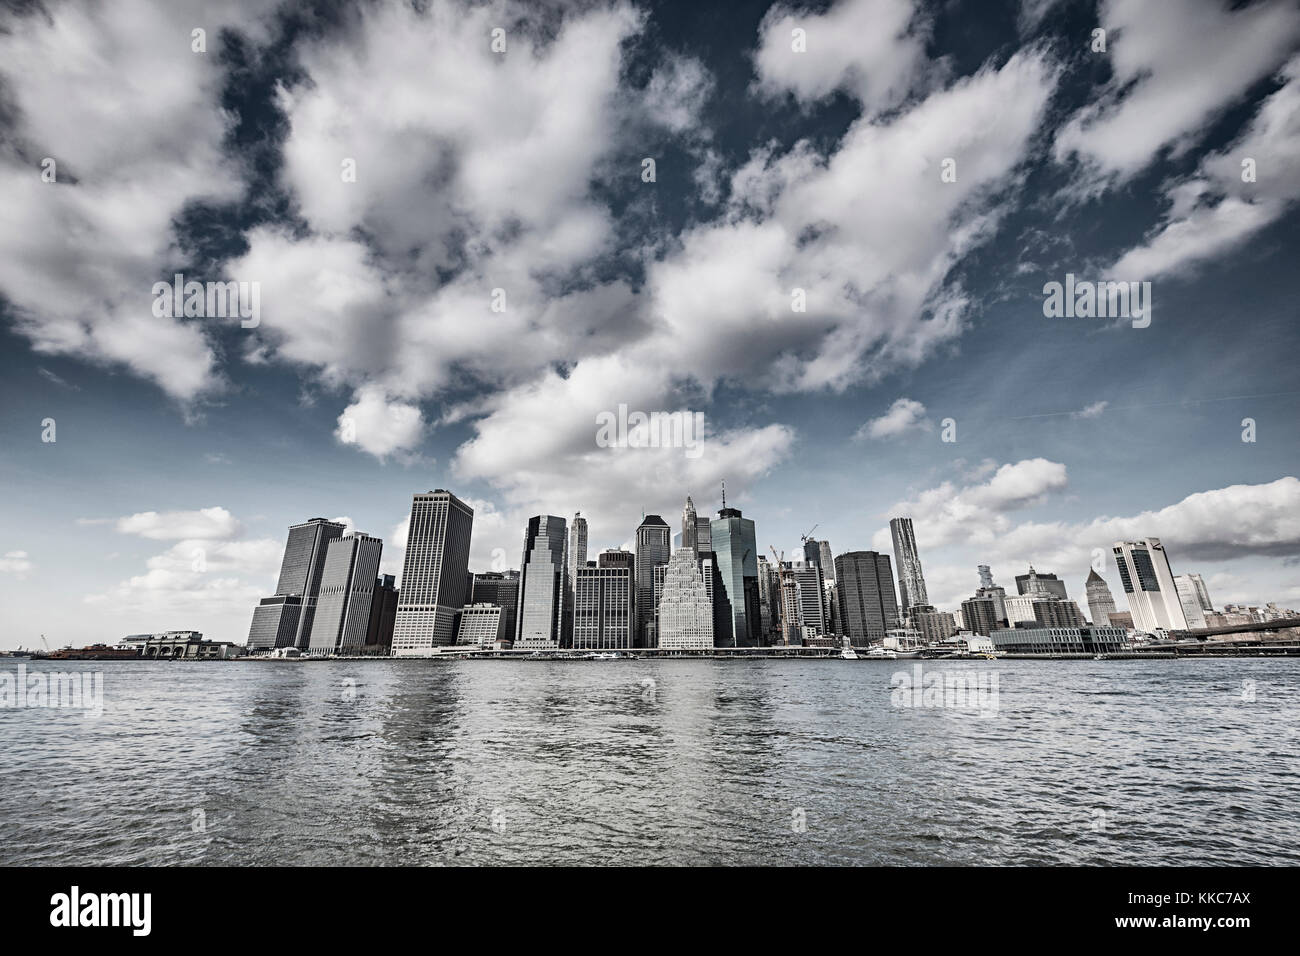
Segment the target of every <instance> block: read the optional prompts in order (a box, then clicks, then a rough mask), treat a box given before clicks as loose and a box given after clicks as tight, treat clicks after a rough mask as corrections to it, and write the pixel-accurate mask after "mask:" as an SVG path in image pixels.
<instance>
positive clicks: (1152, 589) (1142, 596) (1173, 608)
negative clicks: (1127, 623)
mask: <svg viewBox="0 0 1300 956" xmlns="http://www.w3.org/2000/svg"><path fill="white" fill-rule="evenodd" d="M1111 550H1112V551H1113V552H1114V554H1115V564H1116V565H1117V566H1118V567H1119V578H1120V581H1121V582H1122V583H1123V585H1124V593H1125V594H1126V595H1127V596H1128V606H1129V610H1130V611H1132V613H1133V625H1134V627H1136V628H1137V629H1138V630H1140V631H1148V632H1154V631H1156V630H1165V631H1185V630H1187V618H1186V616H1185V615H1184V613H1183V605H1182V600H1181V599H1180V598H1179V596H1178V587H1177V585H1176V584H1175V583H1174V573H1173V570H1172V569H1171V568H1170V566H1169V555H1168V554H1167V553H1166V552H1165V549H1164V546H1163V545H1161V544H1160V539H1159V538H1143V539H1141V540H1139V541H1116V542H1115V544H1114V545H1112V547H1111Z"/></svg>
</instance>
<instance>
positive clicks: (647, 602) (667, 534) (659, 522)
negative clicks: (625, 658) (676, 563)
mask: <svg viewBox="0 0 1300 956" xmlns="http://www.w3.org/2000/svg"><path fill="white" fill-rule="evenodd" d="M696 544H697V545H698V544H699V542H698V540H697V541H696ZM671 556H672V531H671V530H670V529H669V527H668V523H667V522H666V521H664V519H663V518H661V517H659V515H646V516H645V517H644V518H642V519H641V524H640V525H639V526H638V527H637V529H636V599H635V603H636V627H637V633H636V646H637V647H653V646H654V644H653V643H650V642H652V641H653V640H654V634H653V631H654V616H655V602H654V590H655V568H656V567H657V566H659V565H662V564H667V563H668V559H669V558H670V557H671Z"/></svg>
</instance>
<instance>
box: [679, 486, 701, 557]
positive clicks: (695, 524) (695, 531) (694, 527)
mask: <svg viewBox="0 0 1300 956" xmlns="http://www.w3.org/2000/svg"><path fill="white" fill-rule="evenodd" d="M699 527H700V519H699V516H698V515H696V514H695V502H693V501H691V496H690V495H687V496H686V507H684V508H683V509H682V547H683V548H690V549H691V553H692V554H696V555H698V554H699V553H700V548H699V540H698V538H699Z"/></svg>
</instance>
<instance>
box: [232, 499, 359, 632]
mask: <svg viewBox="0 0 1300 956" xmlns="http://www.w3.org/2000/svg"><path fill="white" fill-rule="evenodd" d="M344 530H345V527H344V525H342V524H340V523H339V522H337V521H327V520H326V519H324V518H312V519H311V520H310V521H304V522H303V523H302V524H296V525H291V526H290V528H289V539H288V541H287V542H286V543H285V546H284V558H283V559H282V560H281V562H280V580H279V582H278V583H277V584H276V588H275V596H274V597H272V598H267V599H266V600H264V601H262V602H261V603H260V604H259V605H258V606H257V609H256V610H255V611H254V612H253V624H252V626H251V627H250V628H249V632H248V649H249V651H265V650H272V649H274V648H277V647H297V648H299V649H301V650H305V649H306V648H307V642H308V640H309V639H310V637H311V627H312V622H313V621H314V620H315V616H316V601H317V598H318V597H319V595H320V582H321V575H322V574H323V573H324V571H325V555H326V552H327V550H328V548H329V543H330V542H331V541H333V540H334V539H335V538H338V537H341V536H342V534H343V532H344ZM292 599H296V600H292Z"/></svg>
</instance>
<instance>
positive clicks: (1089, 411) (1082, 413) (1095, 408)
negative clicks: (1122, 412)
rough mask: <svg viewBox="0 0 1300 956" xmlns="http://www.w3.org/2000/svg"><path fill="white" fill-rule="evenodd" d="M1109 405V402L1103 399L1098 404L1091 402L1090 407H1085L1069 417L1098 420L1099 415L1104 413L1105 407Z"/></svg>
mask: <svg viewBox="0 0 1300 956" xmlns="http://www.w3.org/2000/svg"><path fill="white" fill-rule="evenodd" d="M1109 405H1110V402H1108V401H1106V400H1105V399H1102V400H1101V401H1099V402H1093V403H1092V404H1091V405H1085V406H1084V407H1083V408H1081V409H1079V410H1078V411H1077V412H1071V413H1070V417H1071V418H1100V417H1101V413H1102V412H1104V411H1105V410H1106V408H1107V406H1109Z"/></svg>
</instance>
